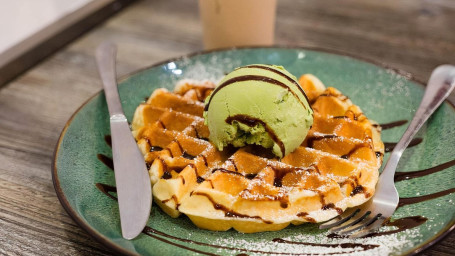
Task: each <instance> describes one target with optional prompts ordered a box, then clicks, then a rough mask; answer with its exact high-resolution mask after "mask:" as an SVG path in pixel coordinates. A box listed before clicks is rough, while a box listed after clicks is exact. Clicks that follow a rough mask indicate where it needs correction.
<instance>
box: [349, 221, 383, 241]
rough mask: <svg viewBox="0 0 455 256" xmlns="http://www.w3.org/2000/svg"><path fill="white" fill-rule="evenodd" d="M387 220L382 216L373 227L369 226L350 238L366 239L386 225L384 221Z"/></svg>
mask: <svg viewBox="0 0 455 256" xmlns="http://www.w3.org/2000/svg"><path fill="white" fill-rule="evenodd" d="M385 220H387V218H386V217H384V216H380V217H378V219H377V220H376V221H375V222H374V223H372V224H371V225H369V226H367V227H366V228H364V229H361V230H359V231H358V232H356V233H354V234H351V235H349V237H350V238H361V237H365V236H367V235H369V234H371V233H373V232H374V231H376V230H377V229H379V228H380V227H381V226H382V225H383V224H384V221H385Z"/></svg>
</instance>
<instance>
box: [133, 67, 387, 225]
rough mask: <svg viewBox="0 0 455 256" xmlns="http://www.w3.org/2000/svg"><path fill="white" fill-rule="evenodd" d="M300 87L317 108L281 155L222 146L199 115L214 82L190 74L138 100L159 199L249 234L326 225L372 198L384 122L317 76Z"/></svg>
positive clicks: (201, 220)
mask: <svg viewBox="0 0 455 256" xmlns="http://www.w3.org/2000/svg"><path fill="white" fill-rule="evenodd" d="M299 83H300V85H301V86H302V88H303V89H304V90H305V92H306V93H307V96H308V99H309V101H310V104H311V107H312V108H313V111H314V123H313V126H312V128H311V129H310V131H309V133H308V135H307V137H306V139H305V141H304V142H303V143H302V144H301V145H300V147H298V148H297V149H296V150H295V151H293V152H292V153H290V154H288V155H286V156H285V157H284V158H282V159H278V158H276V157H275V156H274V155H273V154H271V153H270V152H269V151H267V150H265V149H263V148H260V147H256V146H247V147H243V148H225V149H224V150H223V151H218V150H217V149H216V148H215V147H214V146H213V145H212V144H211V143H210V142H209V141H208V137H209V131H208V128H207V126H205V125H204V120H203V118H202V113H203V111H204V100H205V98H206V97H207V96H208V95H209V94H210V93H211V92H212V91H213V89H214V87H215V85H214V84H213V83H212V82H209V81H203V82H199V81H191V80H183V81H181V82H179V83H178V84H177V85H176V87H175V90H174V92H169V91H168V90H166V89H157V90H155V91H154V92H153V94H152V95H151V96H150V98H149V99H148V100H147V102H146V103H143V104H141V105H139V106H138V108H137V109H136V112H135V114H134V118H133V122H132V129H133V134H134V136H135V138H136V140H137V143H138V145H139V147H140V149H141V151H142V153H143V154H144V158H145V161H146V163H147V166H148V168H149V173H150V179H151V181H152V186H153V196H154V200H155V202H156V203H157V204H158V205H159V206H160V207H161V208H162V209H163V210H164V211H165V212H166V213H168V214H169V215H170V216H172V217H178V216H179V215H180V214H181V213H184V214H186V215H187V216H188V217H189V218H190V219H191V221H192V222H193V223H194V224H195V225H196V226H198V227H200V228H204V229H209V230H218V231H222V230H228V229H230V228H234V229H236V230H238V231H240V232H245V233H252V232H261V231H272V230H280V229H283V228H285V227H286V226H288V225H289V224H290V223H292V224H296V225H297V224H301V223H304V222H321V221H325V220H328V219H330V218H333V217H335V216H336V215H338V214H340V213H342V212H343V211H344V210H345V209H346V208H348V207H353V206H357V205H360V204H362V203H364V202H366V201H367V200H368V199H369V198H370V197H371V196H372V195H373V194H374V190H375V186H376V182H377V180H378V169H379V167H380V166H381V163H382V156H383V153H384V144H383V143H382V141H381V139H380V127H379V125H377V124H375V123H373V122H372V121H371V120H369V119H368V118H367V117H366V116H365V115H364V114H363V113H362V111H361V110H360V108H359V107H358V106H356V105H354V104H352V102H351V101H350V100H349V98H348V97H346V96H345V95H343V94H341V92H339V91H338V90H337V89H335V88H332V87H329V88H325V86H324V85H323V84H322V82H321V81H319V80H318V79H317V78H316V77H314V76H312V75H309V74H307V75H303V76H302V77H300V79H299Z"/></svg>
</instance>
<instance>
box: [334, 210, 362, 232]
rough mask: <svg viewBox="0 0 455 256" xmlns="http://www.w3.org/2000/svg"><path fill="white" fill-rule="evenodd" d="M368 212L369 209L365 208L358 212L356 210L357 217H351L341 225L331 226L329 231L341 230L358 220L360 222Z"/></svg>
mask: <svg viewBox="0 0 455 256" xmlns="http://www.w3.org/2000/svg"><path fill="white" fill-rule="evenodd" d="M369 214H370V211H365V210H361V211H360V212H358V213H357V214H356V215H357V216H358V218H353V219H351V220H349V221H346V222H347V223H345V224H343V225H342V226H339V227H333V228H331V229H330V230H329V231H330V232H332V233H339V232H340V231H341V230H343V229H346V228H349V227H351V226H353V225H355V224H357V223H359V222H361V221H362V220H363V219H365V218H366V217H367V216H368V215H369Z"/></svg>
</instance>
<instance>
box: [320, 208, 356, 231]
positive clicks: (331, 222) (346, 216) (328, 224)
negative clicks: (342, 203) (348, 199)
mask: <svg viewBox="0 0 455 256" xmlns="http://www.w3.org/2000/svg"><path fill="white" fill-rule="evenodd" d="M359 211H360V209H355V210H354V209H353V210H351V211H349V212H344V213H343V214H342V215H338V216H336V217H334V218H333V219H331V220H329V221H327V222H326V223H324V224H321V225H319V229H326V228H333V227H336V226H339V225H341V224H343V223H345V222H346V221H348V220H350V219H351V218H352V217H354V216H355V215H356V214H357V213H358V212H359Z"/></svg>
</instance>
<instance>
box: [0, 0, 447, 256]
mask: <svg viewBox="0 0 455 256" xmlns="http://www.w3.org/2000/svg"><path fill="white" fill-rule="evenodd" d="M454 24H455V4H454V2H453V1H452V0H437V1H429V0H386V1H364V0H343V1H339V0H324V1H322V0H306V1H295V0H280V1H279V6H278V11H277V24H276V43H277V44H280V45H296V46H316V47H322V48H327V49H332V50H337V51H342V52H346V53H348V54H352V55H356V56H361V57H364V58H368V59H372V60H375V61H379V62H384V63H387V64H388V65H390V66H392V67H395V68H400V69H403V70H406V71H409V72H411V73H412V74H414V75H415V77H416V78H417V79H418V80H422V81H426V80H427V79H428V77H429V74H430V72H431V70H432V69H433V68H434V67H436V66H437V65H439V64H443V63H450V62H451V63H452V64H453V63H454V62H455V30H454V28H455V27H454ZM201 34H202V31H201V26H200V23H199V19H198V8H197V1H185V0H150V1H139V2H136V3H135V4H133V5H131V6H130V7H128V8H127V9H125V10H124V11H122V12H121V13H120V14H117V15H116V16H114V17H112V18H111V19H109V20H108V21H107V22H105V23H104V24H102V25H100V26H98V27H97V28H95V29H93V30H92V31H90V32H88V33H87V34H85V35H84V36H83V37H81V38H79V39H78V40H76V41H75V42H74V43H72V44H70V45H69V46H68V47H66V48H64V49H62V50H60V51H58V52H57V53H55V54H54V55H53V56H51V57H49V58H48V59H46V60H45V61H43V62H42V63H40V64H39V65H37V66H35V67H34V68H32V69H31V70H29V71H28V72H26V73H25V74H24V75H22V76H21V77H19V78H17V79H15V80H14V81H13V82H11V83H9V84H7V85H6V86H5V87H3V88H1V89H0V163H1V164H0V254H6V255H63V254H68V255H109V254H112V252H111V251H109V250H108V249H106V248H105V247H104V246H103V245H101V244H100V243H98V242H97V241H95V240H94V239H92V238H91V237H90V236H89V235H88V234H87V233H86V232H85V231H84V230H82V229H80V228H79V227H78V226H77V225H76V224H75V223H74V222H73V221H72V220H71V218H70V217H69V216H68V214H67V213H66V212H65V210H64V209H63V208H62V206H61V205H60V203H59V201H58V199H57V197H56V194H55V191H54V187H53V185H52V179H51V162H52V159H53V152H54V146H55V144H56V142H57V139H58V137H59V134H60V131H61V130H62V128H63V127H64V125H65V123H66V121H67V120H68V119H69V117H70V116H71V114H72V113H73V112H74V111H75V110H76V109H77V108H78V107H79V106H80V105H81V104H82V103H83V102H84V101H86V100H87V99H88V98H89V97H90V96H92V95H93V94H95V93H96V92H98V91H99V90H100V89H101V84H100V81H99V78H98V73H97V71H96V67H95V60H94V49H95V47H96V46H97V45H98V44H99V43H100V42H102V41H103V40H106V39H110V40H113V41H115V42H116V43H117V44H118V46H119V54H118V66H117V68H118V73H119V76H121V75H124V74H127V73H130V72H132V71H134V70H136V69H139V68H143V67H145V66H149V65H151V64H153V63H156V62H159V61H163V60H165V59H168V58H172V57H177V56H180V55H183V54H187V53H190V52H193V51H199V50H201V49H202V42H201ZM454 252H455V233H453V232H452V233H451V234H449V235H448V236H447V237H446V238H444V239H443V240H442V241H441V242H439V243H438V244H436V245H435V246H432V247H431V248H429V249H427V250H426V251H424V252H423V254H422V255H453V253H454Z"/></svg>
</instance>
